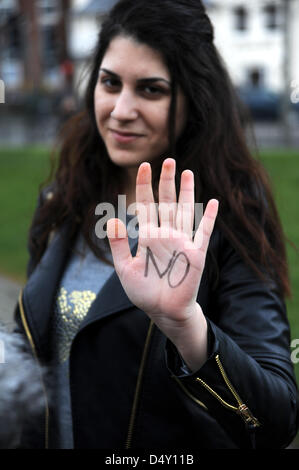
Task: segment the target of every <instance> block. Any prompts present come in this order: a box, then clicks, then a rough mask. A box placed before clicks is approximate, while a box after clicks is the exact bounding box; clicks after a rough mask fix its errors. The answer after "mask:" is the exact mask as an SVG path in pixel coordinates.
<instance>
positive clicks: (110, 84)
mask: <svg viewBox="0 0 299 470" xmlns="http://www.w3.org/2000/svg"><path fill="white" fill-rule="evenodd" d="M101 84H102V85H103V86H104V87H105V88H106V89H108V90H110V91H114V90H115V89H117V88H119V87H120V85H121V83H120V81H119V80H118V79H117V78H114V77H101Z"/></svg>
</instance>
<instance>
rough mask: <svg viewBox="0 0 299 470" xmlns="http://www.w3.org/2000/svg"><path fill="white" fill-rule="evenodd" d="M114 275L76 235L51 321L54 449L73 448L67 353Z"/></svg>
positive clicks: (109, 257) (130, 241) (130, 239)
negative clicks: (55, 424)
mask: <svg viewBox="0 0 299 470" xmlns="http://www.w3.org/2000/svg"><path fill="white" fill-rule="evenodd" d="M128 220H129V219H128ZM128 220H127V222H128ZM101 242H102V241H99V243H101ZM135 242H136V239H134V238H133V239H132V238H130V232H129V244H130V247H131V249H132V246H133V245H134V244H135ZM106 256H107V258H108V259H110V260H111V261H112V255H111V252H110V251H109V252H108V253H107V252H106ZM113 273H114V267H113V266H110V265H108V264H106V263H104V262H102V261H101V260H99V259H98V258H97V257H96V256H95V254H94V253H93V252H92V251H91V250H90V248H89V247H88V245H87V244H86V243H85V240H84V238H83V236H82V235H79V236H78V239H77V241H76V244H75V247H74V251H73V254H72V256H71V257H70V260H69V262H68V264H67V266H66V269H65V272H64V275H63V277H62V279H61V283H60V286H59V289H58V292H57V298H56V304H55V309H54V315H53V321H52V354H53V355H52V358H53V366H54V367H53V372H54V384H55V385H54V388H55V413H56V419H55V421H56V422H57V429H55V433H54V434H55V443H54V447H55V448H59V449H72V448H73V447H74V444H73V431H72V414H71V399H70V383H69V354H70V349H71V345H72V342H73V339H74V337H75V335H76V333H77V331H78V330H79V327H80V324H81V322H82V321H83V319H84V318H85V317H86V315H87V313H88V311H89V309H90V307H91V305H92V303H93V301H94V300H95V298H96V296H97V294H98V293H99V292H100V290H101V289H102V287H103V286H104V284H105V283H106V281H107V280H108V279H109V277H110V276H111V275H112V274H113Z"/></svg>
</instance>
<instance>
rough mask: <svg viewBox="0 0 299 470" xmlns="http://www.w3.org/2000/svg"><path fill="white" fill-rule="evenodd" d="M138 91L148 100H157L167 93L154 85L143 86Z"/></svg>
mask: <svg viewBox="0 0 299 470" xmlns="http://www.w3.org/2000/svg"><path fill="white" fill-rule="evenodd" d="M140 89H141V92H142V93H143V94H144V95H146V96H148V97H150V98H158V97H160V96H161V95H166V94H167V91H166V90H165V89H164V88H162V87H158V86H156V85H143V86H141V87H140Z"/></svg>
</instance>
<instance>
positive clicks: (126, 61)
mask: <svg viewBox="0 0 299 470" xmlns="http://www.w3.org/2000/svg"><path fill="white" fill-rule="evenodd" d="M100 67H102V68H106V69H109V70H110V71H112V72H114V73H116V74H118V75H120V76H132V77H133V76H136V78H137V77H138V78H140V77H142V78H146V77H151V76H159V77H161V78H165V79H167V80H170V74H169V70H168V68H167V66H166V64H165V63H164V61H163V58H162V55H161V54H160V53H159V52H158V51H156V50H155V49H152V48H151V47H149V46H147V45H146V44H143V43H139V42H137V41H135V40H134V39H132V38H129V37H125V36H117V37H116V38H114V39H113V40H112V41H111V42H110V44H109V47H108V49H107V51H106V53H105V55H104V57H103V60H102V63H101V65H100Z"/></svg>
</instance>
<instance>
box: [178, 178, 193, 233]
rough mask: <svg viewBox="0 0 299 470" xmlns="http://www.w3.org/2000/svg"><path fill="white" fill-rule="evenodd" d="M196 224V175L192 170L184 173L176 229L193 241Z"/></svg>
mask: <svg viewBox="0 0 299 470" xmlns="http://www.w3.org/2000/svg"><path fill="white" fill-rule="evenodd" d="M193 224H194V174H193V172H192V171H191V170H185V171H183V173H182V175H181V186H180V194H179V202H178V209H177V216H176V228H177V229H178V230H181V231H182V232H184V233H186V234H187V235H188V237H189V238H190V239H192V231H193Z"/></svg>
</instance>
